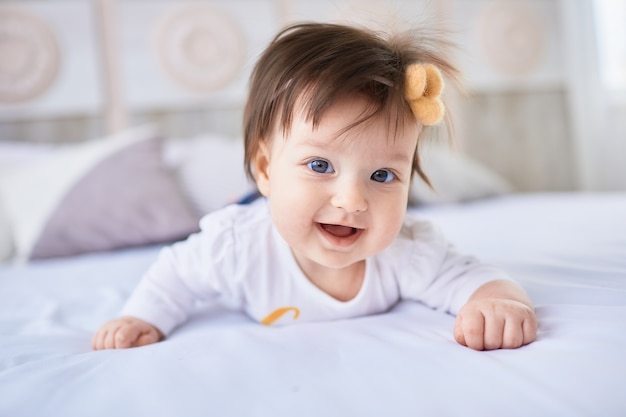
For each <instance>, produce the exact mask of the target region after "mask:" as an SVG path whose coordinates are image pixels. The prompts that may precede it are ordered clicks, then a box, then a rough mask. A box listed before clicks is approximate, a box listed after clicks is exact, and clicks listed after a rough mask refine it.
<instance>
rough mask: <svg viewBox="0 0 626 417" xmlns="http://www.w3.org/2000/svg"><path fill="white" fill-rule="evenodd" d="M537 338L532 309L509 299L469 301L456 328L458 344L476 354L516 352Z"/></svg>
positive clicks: (457, 318) (457, 321)
mask: <svg viewBox="0 0 626 417" xmlns="http://www.w3.org/2000/svg"><path fill="white" fill-rule="evenodd" d="M536 337H537V318H536V317H535V312H534V311H533V309H532V308H531V307H529V306H528V305H526V304H524V303H522V302H520V301H516V300H511V299H506V298H479V299H475V300H471V299H470V301H468V303H467V304H465V305H464V306H463V308H461V311H459V314H458V315H457V317H456V323H455V325H454V338H455V339H456V341H457V342H459V343H460V344H462V345H465V346H467V347H470V348H472V349H476V350H491V349H515V348H518V347H520V346H523V345H527V344H529V343H531V342H532V341H534V340H535V338H536Z"/></svg>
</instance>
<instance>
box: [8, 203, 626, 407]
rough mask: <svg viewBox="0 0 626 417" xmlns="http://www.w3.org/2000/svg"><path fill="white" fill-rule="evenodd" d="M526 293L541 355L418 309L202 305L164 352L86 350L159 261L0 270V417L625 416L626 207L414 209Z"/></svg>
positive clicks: (91, 259)
mask: <svg viewBox="0 0 626 417" xmlns="http://www.w3.org/2000/svg"><path fill="white" fill-rule="evenodd" d="M411 211H412V212H413V213H414V214H415V215H417V216H421V217H424V218H428V219H431V220H432V221H434V222H435V223H437V224H438V225H439V226H441V227H442V228H443V230H444V232H445V233H446V235H447V237H448V238H449V240H451V241H452V242H453V243H455V245H456V246H457V247H459V249H461V250H463V251H465V252H471V253H473V254H475V255H477V256H478V257H479V258H480V259H481V260H483V261H485V262H489V263H494V264H496V265H498V266H500V267H502V268H504V269H505V270H507V271H508V272H509V273H510V274H511V275H512V276H513V277H514V278H515V279H516V280H517V281H518V282H519V283H520V284H521V285H522V286H523V287H524V288H525V289H526V290H527V291H528V293H529V295H530V297H531V298H532V300H533V302H534V304H535V306H536V312H537V316H538V320H539V333H538V339H537V341H535V342H534V343H532V344H530V345H528V346H525V347H522V348H520V349H515V350H496V351H485V352H478V351H474V350H471V349H468V348H465V347H463V346H461V345H459V344H457V343H456V342H455V341H454V338H453V336H452V327H453V323H454V317H452V316H449V315H446V314H443V313H440V312H436V311H433V310H431V309H429V308H427V307H425V306H424V305H421V304H419V303H414V302H401V303H399V304H397V305H396V306H394V307H393V308H392V309H391V310H390V311H388V312H386V313H384V314H380V315H375V316H369V317H362V318H357V319H351V320H338V321H334V322H326V323H306V324H300V325H294V326H284V327H276V328H274V327H265V326H261V325H259V324H257V323H255V322H253V321H252V320H251V319H249V318H248V317H246V316H245V315H243V314H242V313H240V312H237V311H233V310H230V309H228V308H227V307H224V306H219V305H212V304H203V305H200V306H199V308H198V309H197V311H196V312H195V313H194V315H193V316H192V318H191V320H190V321H189V322H187V323H185V324H184V325H182V326H181V327H179V328H178V329H177V330H176V331H175V332H174V333H173V334H172V335H171V336H170V337H169V338H168V339H167V340H165V341H163V342H160V343H157V344H154V345H149V346H145V347H141V348H134V349H127V350H105V351H93V350H92V349H91V345H90V339H91V336H92V334H93V333H94V331H95V330H96V329H97V328H98V327H99V325H100V324H102V323H103V322H104V321H106V320H109V319H111V318H114V317H115V316H116V315H117V313H118V312H119V310H120V308H121V307H122V305H123V303H124V301H125V299H126V298H127V297H128V295H129V294H130V292H131V291H132V289H133V287H134V286H135V285H136V283H137V281H138V279H139V277H140V275H141V273H142V271H143V270H145V269H146V267H147V266H148V265H149V264H150V262H151V261H152V260H153V259H154V258H155V256H156V254H157V253H158V251H159V249H160V247H159V246H147V247H141V248H135V249H127V250H118V251H112V252H105V253H100V254H88V255H81V256H75V257H71V258H61V259H53V260H41V261H33V262H31V263H29V264H26V265H9V264H4V265H2V266H0V416H12V417H17V416H64V417H69V416H85V415H89V416H107V417H110V416H117V417H124V416H143V415H146V416H148V415H149V416H152V417H154V416H207V415H212V416H273V417H281V416H415V415H424V416H461V415H462V416H481V417H484V416H501V415H506V416H574V417H575V416H604V417H609V416H624V415H626V396H624V394H623V391H624V386H626V361H625V360H624V357H623V356H624V352H626V194H625V193H560V194H514V195H508V196H502V197H498V198H493V199H485V200H479V201H474V202H471V203H464V204H449V205H436V206H428V207H422V208H413V209H411Z"/></svg>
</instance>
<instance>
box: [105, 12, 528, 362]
mask: <svg viewBox="0 0 626 417" xmlns="http://www.w3.org/2000/svg"><path fill="white" fill-rule="evenodd" d="M425 44H426V45H427V44H428V43H425V42H424V40H423V39H422V42H419V41H418V40H416V38H413V37H411V36H409V35H408V34H403V35H397V36H395V37H391V38H389V39H386V38H382V37H380V36H379V35H377V34H374V33H372V32H369V31H366V30H364V29H357V28H353V27H349V26H343V25H334V24H299V25H294V26H291V27H289V28H287V29H285V30H284V31H282V32H281V33H280V34H279V35H278V36H277V37H276V38H275V39H274V41H273V42H272V43H271V44H270V45H269V47H268V48H267V49H266V50H265V52H264V53H263V54H262V55H261V57H260V59H259V61H258V63H257V65H256V67H255V69H254V71H253V73H252V77H251V81H250V93H249V97H248V101H247V104H246V108H245V114H244V128H245V132H244V133H245V166H246V169H247V170H248V174H249V175H250V176H251V177H252V178H253V179H254V181H255V182H256V185H257V187H258V190H259V192H260V194H262V196H263V197H264V198H261V199H259V200H257V201H255V202H253V203H251V204H247V205H231V206H228V207H225V208H223V209H221V210H218V211H215V212H212V213H210V214H208V215H206V216H205V217H204V218H203V219H202V221H201V223H200V226H201V231H200V232H199V233H196V234H194V235H192V236H190V237H189V238H188V239H187V240H185V241H183V242H179V243H176V244H174V245H172V246H171V247H169V248H166V249H164V250H162V252H161V253H160V255H159V257H158V259H157V260H156V262H155V263H154V264H153V265H152V267H150V269H149V270H148V271H147V272H146V274H145V275H144V277H143V278H142V280H141V282H140V283H139V285H138V287H137V288H136V290H135V291H134V292H133V294H132V295H131V297H130V299H129V300H128V302H127V303H126V305H125V307H124V309H123V311H122V314H121V317H120V318H118V319H115V320H112V321H110V322H108V323H105V324H104V325H103V326H102V327H101V328H100V329H99V330H98V331H97V333H96V334H95V335H94V337H93V347H94V349H116V348H128V347H135V346H142V345H147V344H150V343H155V342H158V341H160V340H161V339H163V338H164V337H165V336H167V335H169V334H170V333H171V332H172V330H173V329H174V328H175V327H176V326H178V325H180V324H181V323H183V322H184V321H185V320H186V319H187V317H188V316H189V314H190V312H191V311H192V310H193V308H194V305H195V302H196V301H197V300H199V299H217V298H220V299H223V300H226V301H228V302H229V304H231V305H233V304H234V305H236V306H238V307H239V308H240V309H242V310H243V311H245V312H246V313H247V314H248V315H249V316H250V317H252V318H253V319H255V320H257V321H259V322H261V323H263V324H266V325H272V324H274V325H280V324H288V323H302V322H310V321H323V320H338V319H347V318H351V317H359V316H365V315H370V314H377V313H382V312H385V311H387V310H388V309H389V308H391V307H392V306H393V305H395V304H396V303H397V302H398V301H399V300H415V301H419V302H422V303H424V304H426V305H427V306H429V307H431V308H434V309H437V310H441V311H444V312H448V313H451V314H455V315H456V322H455V327H454V337H455V339H456V340H457V341H458V343H460V344H462V345H465V346H468V347H470V348H473V349H477V350H484V349H498V348H517V347H519V346H522V345H526V344H528V343H530V342H532V341H533V340H534V339H535V337H536V333H537V321H536V318H535V314H534V311H533V307H532V304H531V302H530V300H529V299H528V296H527V295H526V293H525V292H524V291H523V290H522V288H520V287H519V286H518V285H517V284H515V283H514V282H512V281H511V280H510V279H509V278H508V277H507V275H506V274H504V273H503V272H501V271H499V270H498V269H496V268H494V267H491V266H488V265H484V264H481V263H479V262H478V261H477V260H476V259H474V258H472V257H469V256H465V255H462V254H459V253H457V252H456V251H455V250H454V248H453V247H451V245H450V244H449V243H447V242H446V240H445V239H444V238H443V236H442V235H441V233H440V232H439V230H438V229H437V228H435V227H434V226H433V225H431V224H430V223H428V222H425V221H423V220H417V219H413V218H411V217H409V216H407V215H406V210H407V201H408V195H409V186H410V183H411V180H412V176H413V173H414V172H417V174H418V175H419V176H420V177H421V178H423V179H424V180H425V181H426V182H428V179H427V177H426V175H425V174H424V172H422V170H421V168H420V164H419V155H418V144H419V141H420V138H421V137H422V136H423V135H422V132H423V129H424V127H425V126H430V125H433V124H437V123H439V122H440V121H441V120H442V118H443V117H444V105H443V103H442V101H441V99H440V95H441V91H442V89H443V80H442V75H441V74H442V73H444V74H447V75H448V76H454V74H455V72H456V71H455V69H454V67H452V66H451V65H450V64H449V63H448V62H447V61H446V60H445V59H444V58H443V57H441V56H440V55H439V54H438V53H437V51H436V50H434V49H429V48H427V47H426V46H424V45H425ZM216 157H219V156H218V155H216ZM207 163H210V161H207ZM415 325H416V326H419V323H416V324H415Z"/></svg>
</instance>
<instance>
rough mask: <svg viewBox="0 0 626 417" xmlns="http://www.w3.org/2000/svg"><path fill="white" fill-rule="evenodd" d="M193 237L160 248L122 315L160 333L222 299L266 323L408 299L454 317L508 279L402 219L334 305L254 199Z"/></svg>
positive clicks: (426, 227) (363, 311)
mask: <svg viewBox="0 0 626 417" xmlns="http://www.w3.org/2000/svg"><path fill="white" fill-rule="evenodd" d="M200 226H201V231H200V232H198V233H196V234H193V235H191V236H190V237H189V238H188V239H187V240H185V241H183V242H178V243H176V244H174V245H172V246H170V247H168V248H165V249H163V250H162V251H161V253H160V254H159V257H158V259H157V260H156V262H155V263H154V264H153V265H152V266H151V267H150V269H149V270H148V271H147V272H146V274H145V275H144V277H143V278H142V280H141V282H140V283H139V285H138V286H137V288H136V290H135V291H134V292H133V294H132V295H131V297H130V298H129V300H128V302H127V303H126V305H125V307H124V309H123V311H122V314H123V315H130V316H134V317H137V318H139V319H142V320H144V321H147V322H148V323H151V324H152V325H154V326H156V327H157V328H158V329H159V330H161V332H163V334H165V335H167V334H169V333H170V332H171V331H172V329H174V327H176V326H177V325H178V324H180V323H182V322H183V321H185V320H186V319H187V317H188V315H189V313H190V312H191V311H192V310H193V309H194V307H195V305H196V303H195V302H196V301H197V300H201V299H212V298H222V299H226V300H225V301H228V304H230V305H235V306H236V307H238V308H240V309H242V310H244V311H245V312H246V313H247V314H248V315H249V316H251V317H252V318H254V319H255V320H258V321H259V322H262V323H264V324H273V323H280V324H286V323H298V322H306V321H321V320H336V319H345V318H350V317H358V316H365V315H369V314H376V313H381V312H384V311H386V310H388V309H389V308H390V307H392V306H393V305H394V304H396V303H397V302H398V301H399V300H400V299H410V300H416V301H420V302H423V303H424V304H426V305H428V306H430V307H432V308H435V309H438V310H442V311H447V312H450V313H452V314H456V313H457V312H458V310H459V309H460V308H461V307H462V306H463V304H465V302H466V301H467V299H468V298H469V297H470V295H471V294H472V293H473V292H474V291H475V290H476V289H477V288H478V287H479V286H481V285H482V284H484V283H486V282H488V281H493V280H496V279H509V278H508V277H507V276H506V275H505V274H504V273H503V272H502V271H500V270H498V269H496V268H494V267H491V266H489V265H485V264H481V263H479V262H478V261H477V260H476V259H475V258H473V257H470V256H464V255H461V254H459V253H457V252H456V251H455V250H454V248H452V246H451V245H450V244H449V243H448V242H446V241H445V239H444V238H443V236H442V234H441V233H440V231H439V230H438V229H437V228H435V227H434V226H433V225H432V224H431V223H429V222H426V221H421V220H417V219H414V218H412V217H410V216H407V218H406V220H405V222H404V225H403V227H402V230H401V231H400V233H399V235H398V236H397V238H396V239H395V241H394V242H393V243H392V244H391V245H390V246H389V247H388V248H387V249H385V250H384V251H382V252H381V253H379V254H377V255H375V256H373V257H371V258H368V259H367V260H366V267H365V277H364V280H363V285H362V287H361V289H360V291H359V293H358V294H357V295H356V297H354V298H353V299H352V300H350V301H339V300H337V299H335V298H333V297H331V296H330V295H328V294H326V293H324V292H323V291H322V290H320V289H319V288H317V287H316V286H315V285H314V284H313V283H311V282H310V281H309V280H308V278H307V277H306V276H305V275H304V274H303V272H302V271H301V270H300V268H299V267H298V265H297V263H296V261H295V259H294V257H293V255H292V253H291V251H290V249H289V246H288V245H287V243H286V242H285V241H284V240H283V239H282V237H281V236H280V234H279V233H278V231H277V230H276V228H275V227H274V226H273V223H272V221H271V217H270V213H269V204H267V201H266V200H265V199H260V200H258V201H256V202H254V203H252V204H248V205H231V206H228V207H225V208H223V209H221V210H218V211H215V212H212V213H210V214H208V215H206V216H205V217H204V218H203V219H202V220H201V222H200Z"/></svg>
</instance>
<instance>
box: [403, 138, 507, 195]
mask: <svg viewBox="0 0 626 417" xmlns="http://www.w3.org/2000/svg"><path fill="white" fill-rule="evenodd" d="M420 152H421V157H422V159H421V164H422V169H423V170H424V172H425V173H426V175H427V176H428V178H429V179H430V182H431V184H432V185H433V187H434V189H435V190H434V191H433V190H432V189H431V188H430V187H429V186H428V185H427V184H426V183H425V182H424V181H423V180H422V179H421V178H419V176H418V175H415V178H414V179H413V184H411V191H410V194H409V203H410V204H413V205H419V204H444V203H458V202H461V201H467V200H475V199H479V198H485V197H492V196H496V195H499V194H505V193H510V192H512V191H513V186H512V185H511V184H510V183H509V182H508V181H506V180H505V179H504V178H503V177H501V176H500V175H498V174H497V173H495V172H493V171H492V170H490V169H489V168H487V167H485V166H484V165H482V164H481V163H479V162H478V161H476V160H474V159H471V158H470V157H468V156H466V155H463V154H461V153H458V152H454V151H452V150H450V149H448V148H444V147H443V146H437V145H433V146H432V147H429V148H424V149H422V150H420Z"/></svg>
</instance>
